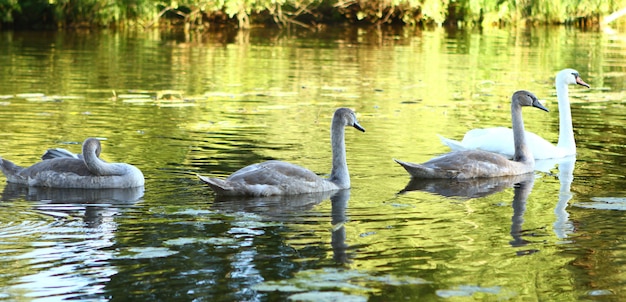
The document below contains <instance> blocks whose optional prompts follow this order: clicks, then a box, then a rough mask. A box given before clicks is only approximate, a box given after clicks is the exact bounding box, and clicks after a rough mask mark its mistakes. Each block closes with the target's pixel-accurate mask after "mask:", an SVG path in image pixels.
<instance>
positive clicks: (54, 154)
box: [41, 148, 79, 160]
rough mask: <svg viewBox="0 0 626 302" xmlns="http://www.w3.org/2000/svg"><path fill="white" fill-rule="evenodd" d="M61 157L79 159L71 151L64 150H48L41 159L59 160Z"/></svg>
mask: <svg viewBox="0 0 626 302" xmlns="http://www.w3.org/2000/svg"><path fill="white" fill-rule="evenodd" d="M59 157H69V158H79V157H78V155H76V154H74V153H72V152H70V151H67V150H65V149H62V148H54V149H48V150H46V153H44V154H43V155H42V156H41V159H42V160H46V159H53V158H59Z"/></svg>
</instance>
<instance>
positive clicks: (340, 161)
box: [328, 118, 350, 189]
mask: <svg viewBox="0 0 626 302" xmlns="http://www.w3.org/2000/svg"><path fill="white" fill-rule="evenodd" d="M330 145H331V148H332V151H333V168H332V170H331V171H330V178H328V180H329V181H331V182H333V183H334V184H336V185H337V186H338V187H340V188H342V189H347V188H350V173H349V172H348V163H347V162H346V144H345V126H344V125H343V123H342V121H341V120H340V119H336V118H333V121H332V123H331V126H330Z"/></svg>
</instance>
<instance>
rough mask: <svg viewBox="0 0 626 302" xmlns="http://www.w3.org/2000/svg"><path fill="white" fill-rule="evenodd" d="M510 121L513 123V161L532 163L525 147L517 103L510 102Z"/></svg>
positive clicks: (524, 135) (520, 114) (520, 111)
mask: <svg viewBox="0 0 626 302" xmlns="http://www.w3.org/2000/svg"><path fill="white" fill-rule="evenodd" d="M511 120H512V121H513V142H514V144H515V154H513V160H514V161H517V162H522V163H534V162H535V159H534V157H533V155H532V153H530V150H528V147H527V146H526V134H525V131H524V120H523V119H522V106H520V105H519V104H518V103H517V102H511Z"/></svg>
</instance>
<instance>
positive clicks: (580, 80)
mask: <svg viewBox="0 0 626 302" xmlns="http://www.w3.org/2000/svg"><path fill="white" fill-rule="evenodd" d="M576 84H578V85H580V86H585V87H587V88H591V86H589V84H587V83H585V81H583V79H581V78H580V77H576Z"/></svg>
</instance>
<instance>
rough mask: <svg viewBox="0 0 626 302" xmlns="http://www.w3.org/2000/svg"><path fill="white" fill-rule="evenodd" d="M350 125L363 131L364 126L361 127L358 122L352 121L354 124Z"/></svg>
mask: <svg viewBox="0 0 626 302" xmlns="http://www.w3.org/2000/svg"><path fill="white" fill-rule="evenodd" d="M352 127H354V128H356V129H357V130H359V131H361V132H365V128H363V127H361V125H359V123H358V122H354V124H353V125H352Z"/></svg>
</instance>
